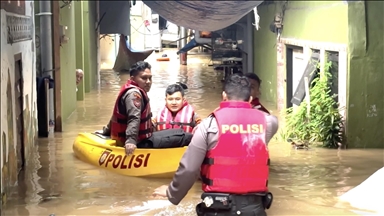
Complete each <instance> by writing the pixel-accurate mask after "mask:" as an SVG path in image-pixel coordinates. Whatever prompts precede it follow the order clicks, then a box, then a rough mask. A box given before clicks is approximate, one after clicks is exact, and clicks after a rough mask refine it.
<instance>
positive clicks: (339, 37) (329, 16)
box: [254, 1, 348, 106]
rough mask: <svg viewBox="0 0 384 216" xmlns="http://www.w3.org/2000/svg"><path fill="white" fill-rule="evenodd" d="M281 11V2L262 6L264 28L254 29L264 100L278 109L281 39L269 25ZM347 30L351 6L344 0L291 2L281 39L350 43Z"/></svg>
mask: <svg viewBox="0 0 384 216" xmlns="http://www.w3.org/2000/svg"><path fill="white" fill-rule="evenodd" d="M281 8H282V4H281V3H275V4H270V3H269V4H263V5H261V6H259V7H258V14H259V16H260V29H259V31H256V30H254V31H255V34H254V47H255V50H254V59H255V61H254V68H255V73H256V74H257V75H259V76H260V79H261V80H262V84H261V92H262V99H263V100H264V101H268V102H270V103H272V104H275V105H276V106H277V101H278V95H277V85H278V84H277V80H278V77H277V73H276V69H277V58H276V49H277V41H276V37H277V36H276V34H274V33H272V32H271V31H270V30H269V25H270V24H271V22H272V21H273V19H274V16H275V14H276V13H277V12H281ZM325 14H326V16H325ZM347 29H348V28H347V5H346V4H344V3H343V2H341V1H338V2H334V1H323V2H322V1H307V2H304V1H290V2H288V4H287V5H286V11H285V15H284V30H283V33H282V36H281V37H282V38H292V39H296V40H302V41H309V42H314V43H315V42H331V43H343V44H346V43H347ZM336 32H337V33H336Z"/></svg>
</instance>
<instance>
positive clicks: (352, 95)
mask: <svg viewBox="0 0 384 216" xmlns="http://www.w3.org/2000/svg"><path fill="white" fill-rule="evenodd" d="M286 6H287V7H286V8H287V9H286V11H285V16H284V29H283V33H282V36H281V38H282V40H281V43H277V42H276V34H274V33H272V32H271V31H270V30H269V25H270V24H271V22H272V21H273V18H274V15H275V13H276V12H281V8H282V4H281V3H272V4H271V3H269V4H264V5H262V6H259V7H258V12H259V15H260V19H261V22H260V27H261V29H260V30H259V31H255V35H254V44H255V51H254V52H255V61H254V68H255V72H256V73H257V74H258V75H259V76H260V78H261V79H262V80H263V82H262V85H261V91H262V100H265V101H268V102H271V103H273V104H275V107H278V108H279V109H281V108H282V107H283V106H284V107H285V101H284V97H285V92H284V91H286V90H285V82H284V76H285V73H286V69H285V67H286V65H285V64H286V59H285V51H286V48H287V46H288V45H293V46H300V47H303V48H304V54H306V53H308V49H310V48H312V49H319V50H335V51H338V52H339V68H338V69H339V94H340V95H339V102H340V103H341V104H342V107H344V106H345V108H346V112H345V114H344V116H345V117H346V129H347V131H346V132H347V143H348V146H349V147H367V148H368V147H381V148H382V147H383V143H384V137H383V136H384V135H383V133H382V128H383V127H384V123H383V101H384V97H383V95H384V92H383V83H384V80H383V68H384V63H383V54H384V48H383V46H384V45H383V44H384V41H383V40H384V38H383V35H382V32H383V31H384V29H383V23H382V22H380V21H379V20H382V14H384V4H383V2H380V1H377V2H373V1H367V2H363V1H359V2H351V1H349V2H348V3H347V2H346V1H332V2H325V1H323V2H315V1H313V2H311V1H308V2H299V1H297V2H288V4H287V5H286ZM279 59H280V60H279Z"/></svg>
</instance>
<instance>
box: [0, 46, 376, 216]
mask: <svg viewBox="0 0 384 216" xmlns="http://www.w3.org/2000/svg"><path fill="white" fill-rule="evenodd" d="M156 55H161V53H160V54H156ZM168 55H169V56H171V59H172V60H171V61H170V62H156V61H155V55H152V56H150V57H149V59H148V61H149V62H150V63H151V64H152V66H153V70H152V71H153V86H152V90H151V92H150V93H149V96H150V97H151V104H152V106H153V111H156V110H158V109H159V108H160V107H161V106H163V104H164V91H165V88H166V86H167V85H168V84H172V83H175V82H176V81H181V82H183V83H186V84H187V85H188V87H189V90H188V92H187V98H188V100H189V102H190V103H192V104H193V105H194V106H195V107H196V109H197V111H198V113H199V114H200V115H201V116H207V115H208V114H209V112H210V111H212V110H213V109H214V108H216V107H217V106H218V104H219V102H220V99H221V90H222V83H221V76H220V74H217V73H216V72H215V71H214V70H213V68H212V67H208V66H207V65H208V64H209V58H207V57H205V58H202V57H201V56H200V57H197V56H196V55H195V56H194V55H189V56H188V66H180V65H179V60H178V59H176V58H174V57H173V56H172V54H170V53H168ZM128 77H129V76H128V75H127V74H120V75H119V74H117V73H115V72H113V71H112V70H103V71H102V72H101V84H100V87H99V88H98V89H97V90H94V91H92V92H91V93H88V94H86V98H85V100H84V101H80V102H78V108H77V109H76V111H75V112H74V113H73V114H72V115H71V116H70V118H69V119H68V120H67V121H66V122H65V125H64V132H63V133H57V134H55V137H54V138H53V139H48V138H46V139H40V140H39V141H38V144H37V145H36V148H34V149H33V151H34V154H33V156H32V157H31V158H30V160H29V161H28V163H27V169H26V171H24V172H22V173H21V175H20V180H19V186H18V189H17V190H16V191H15V193H14V194H12V195H11V196H10V200H9V201H8V203H7V206H6V208H5V209H4V211H3V214H4V215H49V214H55V215H164V216H165V215H166V216H170V215H175V216H176V215H195V213H194V209H195V205H196V204H197V203H198V202H199V200H200V199H199V198H200V192H201V191H200V182H197V183H196V184H195V186H194V187H193V188H192V189H191V190H190V192H189V194H188V195H187V197H186V198H185V199H184V200H183V201H182V202H181V203H180V205H178V206H173V205H172V204H170V203H169V202H168V201H167V200H156V199H154V198H152V197H151V193H152V192H153V190H154V189H155V188H156V187H158V186H160V185H162V184H168V183H169V182H170V179H145V178H132V177H127V176H121V175H118V174H115V173H112V172H109V171H106V170H101V169H99V168H97V167H94V166H91V165H88V164H86V163H84V162H82V161H80V160H78V159H77V158H75V157H74V155H73V152H72V143H73V141H74V139H75V137H76V135H77V133H79V132H92V131H95V130H99V129H101V128H102V126H103V125H104V124H106V123H107V122H108V120H109V117H110V114H111V110H112V107H113V104H114V99H115V98H116V95H117V92H118V91H119V88H120V86H121V85H122V84H123V83H125V81H126V80H127V79H128ZM267 106H268V104H267ZM275 113H276V112H275ZM269 146H270V154H271V160H272V164H271V169H270V170H271V175H270V183H269V185H270V190H271V192H272V193H273V194H274V202H273V204H272V207H271V209H270V210H268V214H269V215H354V214H355V213H353V212H352V211H351V208H349V207H348V206H347V205H339V204H338V203H337V200H336V197H337V196H339V195H341V194H343V193H344V192H346V191H348V190H349V189H351V188H352V187H354V186H356V185H358V184H359V183H361V182H362V181H364V180H365V179H366V178H367V177H368V176H370V175H371V174H373V173H374V172H375V171H376V170H377V169H379V168H381V167H383V151H382V150H347V151H336V150H327V149H311V150H308V151H307V150H294V149H292V148H291V147H290V146H289V144H286V143H279V142H277V141H276V140H274V141H272V142H271V143H270V145H269Z"/></svg>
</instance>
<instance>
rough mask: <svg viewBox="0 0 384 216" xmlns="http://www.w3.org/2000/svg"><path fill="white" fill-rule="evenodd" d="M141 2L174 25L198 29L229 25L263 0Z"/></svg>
mask: <svg viewBox="0 0 384 216" xmlns="http://www.w3.org/2000/svg"><path fill="white" fill-rule="evenodd" d="M143 2H144V3H145V4H146V5H147V6H148V7H150V8H151V9H152V10H153V11H156V13H158V14H159V15H160V16H162V17H164V18H165V19H166V20H169V21H170V22H172V23H175V24H176V25H179V26H183V27H185V28H189V29H194V30H199V31H216V30H220V29H222V28H225V27H227V26H230V25H232V24H234V23H235V22H237V21H238V20H240V19H241V18H242V17H243V16H245V15H246V14H247V13H249V12H250V11H252V10H253V8H254V7H256V6H258V5H259V4H261V3H262V2H263V1H244V0H238V1H180V0H179V1H176V0H173V1H169V0H166V1H147V0H143Z"/></svg>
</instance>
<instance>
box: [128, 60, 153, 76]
mask: <svg viewBox="0 0 384 216" xmlns="http://www.w3.org/2000/svg"><path fill="white" fill-rule="evenodd" d="M145 69H149V70H151V65H150V64H149V63H148V62H145V61H138V62H136V63H135V64H133V65H132V67H131V68H130V69H129V75H130V76H137V75H138V74H139V73H140V72H142V71H145Z"/></svg>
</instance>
